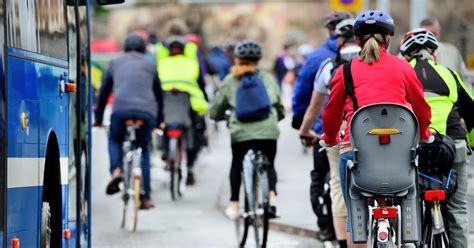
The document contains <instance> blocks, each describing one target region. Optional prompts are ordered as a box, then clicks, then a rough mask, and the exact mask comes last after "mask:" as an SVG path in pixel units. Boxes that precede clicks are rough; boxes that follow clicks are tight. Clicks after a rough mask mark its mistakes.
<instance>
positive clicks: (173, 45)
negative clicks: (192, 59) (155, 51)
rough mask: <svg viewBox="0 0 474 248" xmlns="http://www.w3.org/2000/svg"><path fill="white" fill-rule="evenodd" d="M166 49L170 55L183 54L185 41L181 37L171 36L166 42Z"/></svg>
mask: <svg viewBox="0 0 474 248" xmlns="http://www.w3.org/2000/svg"><path fill="white" fill-rule="evenodd" d="M167 43H168V49H169V50H170V54H171V55H177V54H183V53H184V47H185V46H186V39H185V38H184V37H182V36H171V37H170V38H168V40H167Z"/></svg>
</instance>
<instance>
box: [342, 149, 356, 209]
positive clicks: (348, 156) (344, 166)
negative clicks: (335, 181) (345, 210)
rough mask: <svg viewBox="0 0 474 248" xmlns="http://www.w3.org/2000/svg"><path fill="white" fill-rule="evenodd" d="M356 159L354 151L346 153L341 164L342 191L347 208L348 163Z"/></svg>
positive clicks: (343, 154)
mask: <svg viewBox="0 0 474 248" xmlns="http://www.w3.org/2000/svg"><path fill="white" fill-rule="evenodd" d="M353 159H354V153H353V152H352V151H350V152H345V153H342V154H341V158H340V160H339V161H340V162H339V180H340V181H341V189H342V195H343V196H344V202H346V206H347V185H346V183H347V181H346V174H347V162H348V161H352V160H353Z"/></svg>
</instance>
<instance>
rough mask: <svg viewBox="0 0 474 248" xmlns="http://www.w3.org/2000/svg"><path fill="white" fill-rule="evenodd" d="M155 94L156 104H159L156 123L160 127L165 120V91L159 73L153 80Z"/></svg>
mask: <svg viewBox="0 0 474 248" xmlns="http://www.w3.org/2000/svg"><path fill="white" fill-rule="evenodd" d="M155 71H156V70H155ZM153 93H154V94H155V99H156V103H157V104H158V113H157V116H156V123H157V125H159V124H161V123H162V122H163V120H164V119H163V90H162V89H161V82H160V79H159V77H158V74H157V73H155V77H154V80H153Z"/></svg>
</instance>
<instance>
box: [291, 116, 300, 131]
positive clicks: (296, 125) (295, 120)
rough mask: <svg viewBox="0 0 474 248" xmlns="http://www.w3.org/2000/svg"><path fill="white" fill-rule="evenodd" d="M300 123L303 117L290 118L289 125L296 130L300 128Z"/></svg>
mask: <svg viewBox="0 0 474 248" xmlns="http://www.w3.org/2000/svg"><path fill="white" fill-rule="evenodd" d="M301 124H303V118H299V117H294V116H293V119H292V120H291V126H292V127H293V128H294V129H296V130H300V127H301Z"/></svg>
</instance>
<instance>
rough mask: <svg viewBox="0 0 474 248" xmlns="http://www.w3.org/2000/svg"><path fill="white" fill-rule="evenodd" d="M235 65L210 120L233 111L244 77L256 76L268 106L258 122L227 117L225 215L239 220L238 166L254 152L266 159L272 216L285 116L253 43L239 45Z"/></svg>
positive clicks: (274, 213)
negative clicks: (227, 192)
mask: <svg viewBox="0 0 474 248" xmlns="http://www.w3.org/2000/svg"><path fill="white" fill-rule="evenodd" d="M234 55H235V58H236V59H235V65H234V66H233V67H232V69H231V73H230V74H229V75H227V77H226V78H225V79H224V81H223V83H222V86H221V87H220V88H219V89H218V91H217V93H216V98H215V101H214V104H213V105H212V107H211V110H210V116H211V118H212V119H214V120H223V119H225V116H226V111H227V110H231V111H232V110H236V107H237V104H238V103H237V101H236V94H237V90H238V89H239V85H240V84H241V82H240V80H241V78H242V77H244V76H246V75H256V76H257V77H258V78H259V79H261V81H263V85H264V88H265V90H266V92H267V95H268V98H269V102H270V104H271V112H270V113H269V116H268V117H267V118H265V119H263V120H260V121H252V122H242V121H239V120H238V118H237V116H236V114H235V111H232V114H231V115H230V117H229V130H230V135H231V142H232V167H231V169H230V187H231V198H230V206H229V207H228V208H227V209H226V211H225V213H226V215H227V216H228V217H229V218H230V219H232V220H235V219H237V218H239V216H240V206H239V191H240V183H241V171H242V162H243V159H244V157H245V154H246V153H247V151H248V150H250V149H253V150H258V151H262V153H263V154H264V155H265V156H266V157H267V158H268V160H269V162H270V164H269V168H268V181H269V187H270V196H269V197H270V199H269V201H270V202H269V203H270V212H271V215H273V216H275V215H276V183H277V175H276V172H275V168H274V160H275V155H276V151H277V139H278V137H279V133H280V132H279V129H278V121H279V120H282V119H283V118H284V115H285V111H284V108H283V105H282V104H281V99H280V88H279V87H278V84H277V83H276V81H275V79H274V78H273V77H272V76H271V75H270V74H269V73H267V72H265V71H262V70H260V69H258V67H257V66H258V62H259V60H260V59H261V58H262V50H261V47H260V45H259V44H258V43H256V42H254V41H242V42H240V43H239V44H237V45H236V47H235V50H234Z"/></svg>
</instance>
